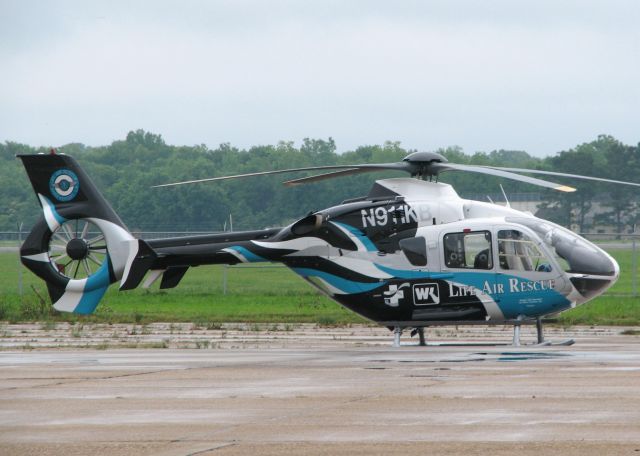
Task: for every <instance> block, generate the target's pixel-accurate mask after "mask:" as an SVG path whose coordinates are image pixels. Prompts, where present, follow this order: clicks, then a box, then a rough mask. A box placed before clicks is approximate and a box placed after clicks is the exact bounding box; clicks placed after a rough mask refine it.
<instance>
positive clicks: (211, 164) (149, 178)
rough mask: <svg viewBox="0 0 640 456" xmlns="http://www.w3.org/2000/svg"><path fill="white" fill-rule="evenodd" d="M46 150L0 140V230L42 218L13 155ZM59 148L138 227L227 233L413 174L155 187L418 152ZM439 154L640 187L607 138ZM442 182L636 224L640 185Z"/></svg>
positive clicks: (585, 226)
mask: <svg viewBox="0 0 640 456" xmlns="http://www.w3.org/2000/svg"><path fill="white" fill-rule="evenodd" d="M39 152H45V153H48V149H45V148H34V147H31V146H28V145H24V144H18V143H15V142H5V143H3V144H0V209H1V210H0V231H13V230H15V229H16V224H17V223H19V222H22V223H24V226H25V227H26V228H27V229H28V227H30V226H31V225H32V224H33V223H34V222H35V221H36V220H37V218H38V216H39V215H40V209H39V206H38V203H37V200H36V198H35V195H34V194H33V192H32V189H31V186H30V185H29V182H28V179H27V176H26V173H25V172H24V170H23V169H22V165H21V163H20V162H19V160H17V159H16V158H15V156H16V155H17V154H29V153H39ZM58 152H64V153H66V154H68V155H72V156H74V157H75V158H77V159H78V161H79V162H80V163H81V165H82V166H83V167H84V168H85V169H86V171H87V172H88V173H89V175H90V176H91V177H92V178H93V179H94V181H95V182H96V185H97V186H98V188H100V189H101V190H102V192H103V193H104V195H105V196H106V197H107V199H108V200H109V201H110V202H111V204H112V205H113V207H114V208H115V209H116V211H117V212H118V213H119V214H120V216H121V217H122V219H123V220H124V222H125V223H126V224H127V225H128V227H129V228H130V229H131V230H133V231H221V230H222V229H223V228H224V227H225V225H226V226H227V228H228V225H229V216H230V214H231V215H232V217H233V227H234V230H248V229H259V228H264V227H272V226H281V225H284V224H287V223H290V222H292V221H294V220H296V219H297V218H300V217H302V216H304V215H305V214H307V213H308V212H309V211H313V210H318V209H322V208H325V207H329V206H333V205H336V204H339V203H340V202H341V201H342V200H344V199H348V198H353V197H357V196H362V195H366V194H367V192H368V190H369V188H370V186H371V184H372V183H373V181H374V180H375V179H380V178H386V177H404V176H405V175H404V174H402V173H398V172H392V171H390V172H380V173H371V174H361V175H355V176H350V177H344V178H338V179H335V180H328V181H323V182H318V183H313V184H309V185H301V186H296V187H292V188H288V187H284V186H283V185H282V181H283V180H286V179H288V178H294V177H302V176H304V175H308V174H309V173H298V174H293V175H285V177H284V178H283V176H282V175H279V176H261V177H253V178H248V179H239V180H231V181H221V182H209V183H200V184H193V185H184V186H178V187H166V188H152V186H153V185H157V184H163V183H168V182H176V181H183V180H192V179H200V178H206V177H215V176H224V175H230V174H242V173H251V172H257V171H267V170H275V169H284V168H297V167H308V166H314V165H341V164H354V163H379V162H394V161H399V160H401V159H402V158H403V157H404V156H405V155H406V154H407V153H410V152H412V151H411V150H406V149H404V148H403V147H402V146H401V144H400V143H399V142H386V143H385V144H383V145H370V146H361V147H358V148H357V149H355V150H353V151H348V152H345V153H342V154H338V153H337V152H336V144H335V142H334V140H333V139H331V138H328V139H326V140H325V139H308V138H307V139H304V140H303V142H302V144H300V145H299V146H296V145H295V144H294V143H293V142H284V141H283V142H280V143H278V144H276V145H264V146H254V147H251V148H249V149H238V148H236V147H233V146H232V145H230V144H221V145H220V146H218V147H217V148H215V149H211V148H209V147H207V146H206V145H196V146H174V145H169V144H166V142H165V141H164V140H163V139H162V137H161V136H160V135H157V134H153V133H150V132H145V131H143V130H137V131H131V132H129V134H127V137H126V139H124V140H119V141H114V142H113V143H111V144H110V145H108V146H101V147H88V146H84V145H82V144H68V145H65V146H62V147H60V148H58ZM436 152H439V153H441V154H443V155H444V156H445V157H447V159H448V160H450V161H452V162H456V163H463V164H477V165H490V166H505V167H518V168H533V169H540V170H551V171H559V172H567V173H572V174H584V175H589V176H598V177H604V178H609V179H617V180H627V181H640V144H639V145H636V146H630V145H625V144H623V143H621V142H620V141H618V140H616V139H615V138H613V137H611V136H604V135H602V136H598V138H597V139H596V140H594V141H592V142H589V143H585V144H580V145H578V146H576V147H575V148H573V149H570V150H567V151H561V152H558V153H557V154H556V155H554V156H550V157H545V158H538V157H533V156H531V155H529V154H528V153H526V152H524V151H510V150H497V151H492V152H476V153H473V154H467V153H465V152H464V151H463V150H462V149H460V148H459V147H449V148H445V149H439V150H437V151H436ZM540 177H542V178H544V177H543V176H540ZM440 180H441V181H443V182H448V183H451V184H453V185H454V187H455V188H456V190H457V191H458V193H459V194H460V195H462V196H467V197H468V196H476V197H477V196H478V195H480V197H481V196H482V195H485V194H495V193H499V192H500V188H499V184H502V185H503V187H504V189H505V191H506V192H507V194H510V193H519V192H536V193H540V194H541V195H542V198H543V199H544V202H543V204H542V209H543V212H544V214H545V218H548V219H551V220H553V221H556V222H558V223H560V224H562V225H565V226H569V225H572V224H573V225H577V226H579V229H580V230H581V231H586V230H590V229H593V228H595V227H594V226H593V224H594V223H595V224H596V225H597V224H601V225H613V226H615V227H616V229H617V230H618V231H619V232H622V231H625V230H629V229H631V228H632V227H633V226H634V225H635V223H637V222H638V214H637V213H638V210H637V209H638V204H639V201H640V198H639V196H640V188H635V187H628V186H615V185H611V184H606V183H593V182H588V181H579V180H574V179H564V178H553V179H551V178H550V179H549V180H553V181H556V182H561V183H563V184H568V185H572V186H574V187H576V188H577V189H578V191H577V192H575V193H570V194H561V193H560V192H553V191H547V190H543V189H541V188H538V187H532V186H529V185H525V184H521V183H518V182H512V181H506V180H501V179H497V178H493V177H490V176H483V175H478V174H471V173H459V172H447V173H443V174H442V175H441V178H440ZM596 201H597V202H598V203H599V204H601V205H602V206H603V207H606V209H607V210H606V211H605V212H604V213H602V214H601V215H600V216H598V217H596V219H595V220H593V221H590V220H588V219H587V218H586V217H585V216H586V214H587V213H588V212H589V210H590V209H591V207H592V205H593V204H594V203H595V202H596Z"/></svg>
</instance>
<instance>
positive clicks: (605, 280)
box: [569, 249, 620, 300]
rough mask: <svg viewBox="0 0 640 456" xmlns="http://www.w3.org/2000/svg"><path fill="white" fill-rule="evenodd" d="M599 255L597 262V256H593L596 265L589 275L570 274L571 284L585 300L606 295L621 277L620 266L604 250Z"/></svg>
mask: <svg viewBox="0 0 640 456" xmlns="http://www.w3.org/2000/svg"><path fill="white" fill-rule="evenodd" d="M598 250H600V249H598ZM597 253H598V258H597V261H595V260H596V258H595V256H594V255H592V260H594V263H593V264H591V265H590V267H589V268H588V269H589V272H588V273H586V272H585V273H570V274H569V280H571V283H572V284H573V286H574V287H575V288H576V290H577V291H578V293H580V294H581V295H582V296H584V298H585V300H588V299H591V298H594V297H596V296H598V295H600V294H602V293H604V292H605V291H606V290H607V289H608V288H609V287H611V286H612V285H613V284H614V283H616V281H617V280H618V278H619V277H620V266H619V265H618V262H617V261H616V260H615V259H614V258H613V257H611V256H610V255H609V254H608V253H606V252H605V251H603V250H600V251H599V252H597ZM583 269H586V268H583Z"/></svg>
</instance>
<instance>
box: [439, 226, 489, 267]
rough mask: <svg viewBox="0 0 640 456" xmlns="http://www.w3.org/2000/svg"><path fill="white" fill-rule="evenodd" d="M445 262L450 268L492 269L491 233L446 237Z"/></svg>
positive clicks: (472, 233)
mask: <svg viewBox="0 0 640 456" xmlns="http://www.w3.org/2000/svg"><path fill="white" fill-rule="evenodd" d="M443 243H444V250H443V251H444V262H445V264H446V266H447V267H448V268H464V269H492V268H493V261H492V255H491V233H490V232H489V231H468V232H463V233H448V234H445V235H444V238H443Z"/></svg>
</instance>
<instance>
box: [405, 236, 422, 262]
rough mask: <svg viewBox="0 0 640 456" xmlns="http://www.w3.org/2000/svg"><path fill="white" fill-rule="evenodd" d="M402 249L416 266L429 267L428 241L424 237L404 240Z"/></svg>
mask: <svg viewBox="0 0 640 456" xmlns="http://www.w3.org/2000/svg"><path fill="white" fill-rule="evenodd" d="M399 244H400V248H401V249H402V251H403V252H404V254H405V255H406V257H407V259H408V260H409V262H410V263H411V264H412V265H414V266H426V265H427V241H426V240H425V238H423V237H422V236H419V237H414V238H407V239H402V240H401V241H400V242H399Z"/></svg>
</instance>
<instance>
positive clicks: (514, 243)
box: [498, 230, 551, 272]
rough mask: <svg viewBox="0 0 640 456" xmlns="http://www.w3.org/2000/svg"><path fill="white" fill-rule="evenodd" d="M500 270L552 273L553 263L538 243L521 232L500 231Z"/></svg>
mask: <svg viewBox="0 0 640 456" xmlns="http://www.w3.org/2000/svg"><path fill="white" fill-rule="evenodd" d="M498 260H499V264H500V269H505V270H512V271H538V272H551V263H550V262H549V260H548V259H547V257H546V255H545V254H544V253H543V252H542V251H541V250H540V248H538V246H537V245H536V243H535V242H534V241H533V239H531V238H530V237H529V236H527V235H526V234H525V233H523V232H522V231H520V230H500V231H498Z"/></svg>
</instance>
